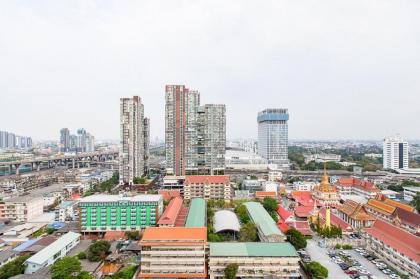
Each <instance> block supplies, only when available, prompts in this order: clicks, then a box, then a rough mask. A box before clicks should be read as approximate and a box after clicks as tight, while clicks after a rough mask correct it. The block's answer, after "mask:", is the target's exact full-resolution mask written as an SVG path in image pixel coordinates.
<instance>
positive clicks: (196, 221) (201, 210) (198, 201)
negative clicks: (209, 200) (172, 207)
mask: <svg viewBox="0 0 420 279" xmlns="http://www.w3.org/2000/svg"><path fill="white" fill-rule="evenodd" d="M206 211H207V208H206V201H205V200H204V199H202V198H195V199H192V200H191V205H190V210H189V211H188V216H187V221H186V223H185V227H189V228H192V227H206V225H207V216H206Z"/></svg>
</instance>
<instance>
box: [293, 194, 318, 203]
mask: <svg viewBox="0 0 420 279" xmlns="http://www.w3.org/2000/svg"><path fill="white" fill-rule="evenodd" d="M292 198H293V199H294V200H295V201H297V202H298V203H299V204H300V205H303V206H313V204H314V200H313V198H312V194H311V192H310V191H293V192H292Z"/></svg>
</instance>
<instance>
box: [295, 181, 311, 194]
mask: <svg viewBox="0 0 420 279" xmlns="http://www.w3.org/2000/svg"><path fill="white" fill-rule="evenodd" d="M315 185H316V183H315V182H309V181H297V182H293V190H295V191H299V192H301V191H312V190H313V189H314V187H315Z"/></svg>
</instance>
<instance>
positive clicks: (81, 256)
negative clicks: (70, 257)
mask: <svg viewBox="0 0 420 279" xmlns="http://www.w3.org/2000/svg"><path fill="white" fill-rule="evenodd" d="M77 258H78V259H79V260H84V259H86V258H87V256H86V253H85V252H80V253H79V254H77Z"/></svg>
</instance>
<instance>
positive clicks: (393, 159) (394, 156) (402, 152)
mask: <svg viewBox="0 0 420 279" xmlns="http://www.w3.org/2000/svg"><path fill="white" fill-rule="evenodd" d="M382 157H383V168H384V169H392V170H397V169H408V142H407V141H406V140H403V139H402V138H401V137H400V136H398V135H397V136H393V137H387V138H385V139H384V143H383V156H382Z"/></svg>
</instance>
